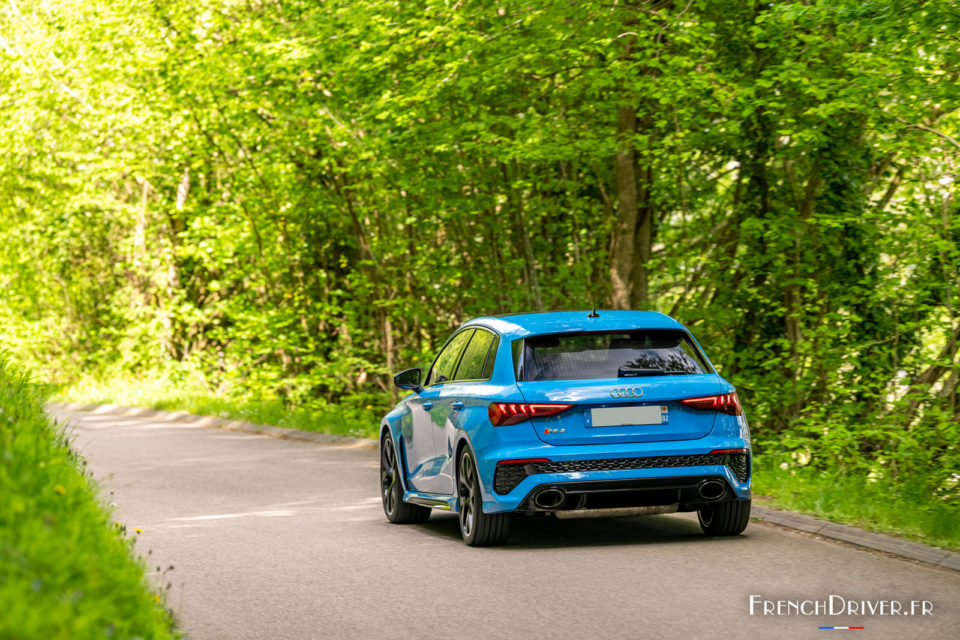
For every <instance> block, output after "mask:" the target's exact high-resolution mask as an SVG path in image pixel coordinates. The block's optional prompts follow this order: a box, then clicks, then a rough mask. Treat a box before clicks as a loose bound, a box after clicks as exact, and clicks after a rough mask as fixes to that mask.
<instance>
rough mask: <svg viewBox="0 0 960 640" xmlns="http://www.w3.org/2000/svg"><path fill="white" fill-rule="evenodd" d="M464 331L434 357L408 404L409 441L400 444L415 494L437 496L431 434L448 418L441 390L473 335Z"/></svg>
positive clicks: (438, 484)
mask: <svg viewBox="0 0 960 640" xmlns="http://www.w3.org/2000/svg"><path fill="white" fill-rule="evenodd" d="M473 331H474V330H473V329H472V328H471V329H466V330H463V331H460V332H458V333H456V334H454V335H453V337H451V338H450V339H449V340H447V343H446V344H445V345H444V347H443V348H442V349H441V350H440V353H439V354H437V357H436V359H435V360H434V361H433V366H431V367H430V371H429V372H427V378H426V380H425V382H424V388H423V390H422V391H421V392H420V393H419V394H417V395H416V397H413V398H411V399H410V400H409V401H408V404H407V406H408V407H409V408H410V415H411V419H412V422H413V428H412V433H411V435H412V437H411V438H409V439H405V440H404V452H405V454H406V458H407V469H408V471H409V476H408V477H409V480H410V484H411V485H412V487H413V488H414V489H415V490H416V491H423V492H426V493H438V492H442V491H438V488H440V487H443V486H445V484H444V483H443V482H442V480H441V479H440V477H439V476H440V472H441V466H442V464H443V460H440V459H438V458H437V455H436V435H435V432H437V431H442V430H443V429H444V427H445V426H446V423H447V419H448V417H449V414H450V402H449V401H441V399H440V395H441V392H442V390H443V386H444V384H445V383H447V382H448V381H449V380H452V379H453V376H454V373H455V372H456V369H457V363H458V362H459V361H460V355H461V354H462V353H463V349H464V347H465V346H466V345H467V343H468V342H469V341H470V337H471V336H472V335H473Z"/></svg>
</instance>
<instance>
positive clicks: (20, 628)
mask: <svg viewBox="0 0 960 640" xmlns="http://www.w3.org/2000/svg"><path fill="white" fill-rule="evenodd" d="M41 401H42V396H41V393H40V392H39V390H38V389H37V388H36V387H35V386H34V385H31V384H30V383H29V382H28V381H27V380H26V378H25V377H24V376H23V375H22V374H19V373H17V372H16V371H14V370H12V369H11V368H10V367H9V365H8V364H7V363H6V361H5V360H0V495H2V496H3V500H0V611H3V615H2V616H0V637H4V638H65V639H66V638H69V639H73V638H105V637H113V638H135V637H139V638H172V637H176V634H175V633H174V632H173V631H172V620H171V618H170V616H169V614H168V613H167V612H166V611H165V610H164V609H163V607H162V604H161V598H160V597H159V596H157V595H154V594H153V593H151V590H150V588H149V587H148V585H147V582H146V579H145V578H144V568H143V566H142V565H141V564H140V563H138V562H136V561H135V560H134V559H133V557H132V555H131V554H132V548H131V543H130V540H128V539H126V538H124V536H123V531H122V530H121V529H120V528H119V527H117V526H116V525H114V524H113V523H111V522H110V520H109V518H108V515H107V513H106V512H105V511H104V509H103V508H102V506H101V505H100V503H99V502H98V500H97V495H96V487H95V486H94V484H93V483H92V482H91V481H90V479H89V478H88V477H87V476H86V475H84V474H83V473H82V472H81V468H82V466H83V461H82V459H79V458H77V456H76V455H75V454H74V453H73V452H71V451H70V449H69V447H68V443H67V439H66V436H65V435H64V433H63V432H62V431H61V430H60V429H59V428H58V427H56V426H54V425H53V424H51V422H50V420H49V419H48V418H47V416H46V415H45V414H44V412H43V409H42V408H41V404H40V403H41ZM78 467H79V468H78Z"/></svg>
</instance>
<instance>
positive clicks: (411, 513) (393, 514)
mask: <svg viewBox="0 0 960 640" xmlns="http://www.w3.org/2000/svg"><path fill="white" fill-rule="evenodd" d="M399 474H400V465H398V464H397V451H396V449H395V448H394V446H393V438H391V437H390V434H389V433H388V434H387V435H385V436H383V440H381V441H380V498H381V500H382V501H383V512H384V513H385V514H386V515H387V520H389V521H390V522H392V523H393V524H419V523H421V522H426V521H427V519H428V518H429V517H430V509H429V508H428V507H421V506H420V505H416V504H408V503H406V502H404V501H403V485H402V484H401V482H400V475H399Z"/></svg>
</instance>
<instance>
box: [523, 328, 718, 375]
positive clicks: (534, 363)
mask: <svg viewBox="0 0 960 640" xmlns="http://www.w3.org/2000/svg"><path fill="white" fill-rule="evenodd" d="M515 356H516V359H517V362H516V363H515V364H516V365H517V380H531V381H535V380H592V379H596V378H636V377H641V376H663V375H689V374H694V373H712V371H711V370H710V366H709V365H708V364H707V362H706V360H705V359H704V358H703V356H702V355H701V354H700V352H699V350H698V349H697V348H696V347H695V346H694V344H693V342H692V341H691V340H690V337H689V336H688V335H687V334H686V333H685V332H683V331H671V330H667V331H664V330H658V331H654V330H638V331H622V332H612V333H566V334H561V335H549V336H534V337H531V338H526V339H525V340H523V346H522V348H518V349H516V350H515Z"/></svg>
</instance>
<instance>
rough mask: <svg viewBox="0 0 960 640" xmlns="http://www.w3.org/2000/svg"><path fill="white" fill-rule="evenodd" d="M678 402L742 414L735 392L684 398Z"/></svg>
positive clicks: (728, 413)
mask: <svg viewBox="0 0 960 640" xmlns="http://www.w3.org/2000/svg"><path fill="white" fill-rule="evenodd" d="M680 404H685V405H687V406H688V407H692V408H694V409H704V410H706V411H719V412H720V413H726V414H727V415H731V416H739V415H742V414H743V409H741V408H740V400H738V399H737V394H735V393H723V394H720V395H718V396H704V397H702V398H684V399H683V400H681V401H680Z"/></svg>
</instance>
